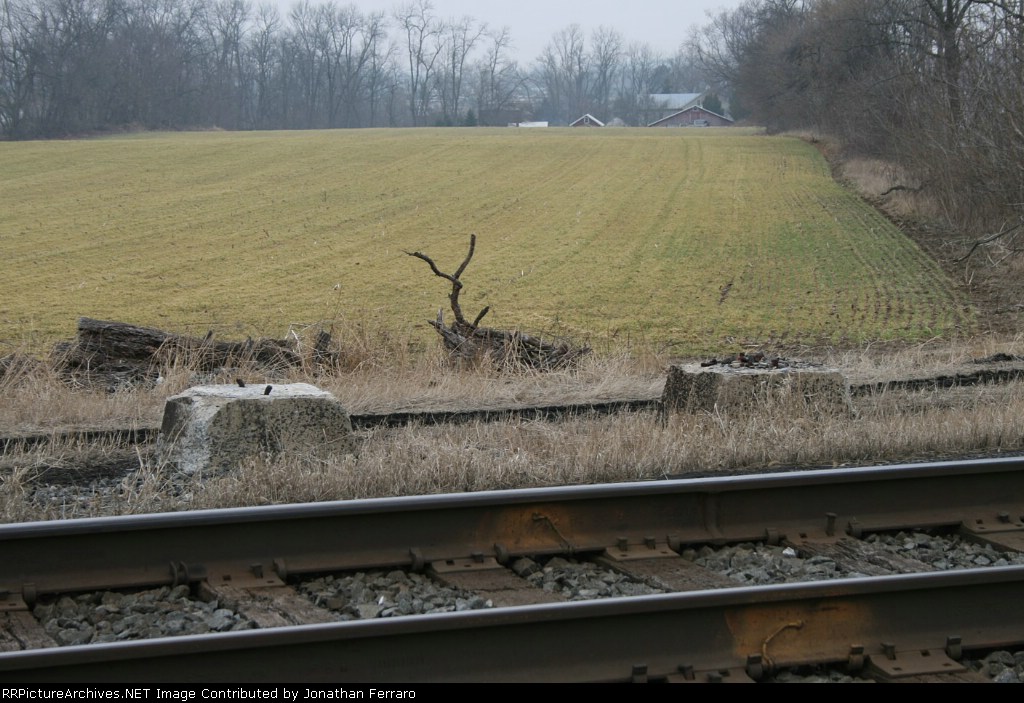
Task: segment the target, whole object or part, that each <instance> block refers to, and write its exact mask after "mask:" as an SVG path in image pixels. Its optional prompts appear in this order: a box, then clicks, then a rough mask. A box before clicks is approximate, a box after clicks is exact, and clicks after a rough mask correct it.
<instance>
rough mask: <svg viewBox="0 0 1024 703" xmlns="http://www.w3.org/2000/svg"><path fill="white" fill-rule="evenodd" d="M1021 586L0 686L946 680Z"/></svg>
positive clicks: (237, 657) (752, 592)
mask: <svg viewBox="0 0 1024 703" xmlns="http://www.w3.org/2000/svg"><path fill="white" fill-rule="evenodd" d="M1022 587H1024V567H1004V568H991V569H974V570H968V571H959V572H956V571H954V572H940V573H927V574H912V575H903V576H882V577H876V578H860V579H847V580H837V581H828V582H815V583H801V584H789V585H782V586H762V587H754V588H736V589H725V590H720V591H698V592H693V593H683V594H674V595H661V596H645V597H637V598H621V599H611V600H606V601H590V602H584V603H568V604H559V605H538V606H524V607H516V608H505V609H498V610H492V611H472V612H465V613H451V614H447V615H422V616H410V617H405V618H394V619H387V620H371V621H362V622H358V621H357V622H346V623H337V624H326V625H305V626H297V627H286V628H277V629H268V630H257V631H246V632H235V633H226V634H218V635H206V636H199V637H197V636H186V637H176V638H167V639H160V640H149V641H138V642H131V643H117V644H96V645H83V646H75V647H66V648H55V649H44V650H30V651H24V652H13V653H9V654H0V681H3V682H8V681H19V682H22V683H27V682H32V681H40V682H43V681H45V682H47V683H51V684H52V683H56V682H64V681H76V682H90V681H106V682H147V681H148V682H153V681H157V682H159V681H162V682H170V681H174V682H201V681H211V682H212V681H229V682H240V681H245V682H247V683H260V682H278V683H283V682H291V681H295V682H299V681H301V682H309V683H313V682H324V681H330V682H335V683H346V682H362V683H368V684H374V685H385V684H395V683H401V682H431V681H535V682H536V681H628V680H632V679H637V678H639V679H640V680H652V679H653V680H657V679H659V678H666V679H674V680H686V679H689V680H693V681H706V680H713V679H714V678H716V677H717V678H718V679H721V678H723V677H725V678H728V677H730V676H731V677H732V678H733V679H734V680H738V679H744V678H746V677H750V678H753V679H757V678H759V677H760V676H762V675H763V674H766V673H768V672H770V671H771V670H773V669H775V668H781V667H792V666H799V665H804V664H811V663H814V664H818V663H824V662H834V663H844V664H846V665H847V666H848V667H849V668H851V669H852V670H858V669H859V668H861V667H863V666H865V665H867V664H874V663H875V662H876V661H879V662H882V663H889V664H891V665H895V667H896V668H899V667H900V666H901V665H905V666H906V667H907V668H908V669H909V668H911V667H912V666H914V664H915V662H917V661H918V660H919V659H920V658H921V657H922V655H924V656H925V658H927V659H929V660H930V661H931V662H933V665H934V667H935V668H936V669H937V670H939V671H942V670H943V668H944V667H945V666H950V665H953V664H955V662H954V661H953V659H955V658H959V656H960V655H961V653H962V652H963V651H964V650H969V649H973V648H977V647H985V648H988V647H1002V646H1010V645H1019V644H1021V643H1022V642H1024V629H1022V628H1021V626H1020V623H1022V622H1024V599H1022V598H1021V597H1020V593H1021V589H1022ZM947 655H948V656H947Z"/></svg>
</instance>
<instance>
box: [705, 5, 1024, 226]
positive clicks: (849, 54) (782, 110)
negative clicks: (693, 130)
mask: <svg viewBox="0 0 1024 703" xmlns="http://www.w3.org/2000/svg"><path fill="white" fill-rule="evenodd" d="M689 46H690V50H691V51H692V52H693V53H694V54H696V55H697V56H698V59H699V62H700V64H701V66H702V68H703V69H704V70H705V71H707V75H708V76H709V79H710V80H713V81H718V82H720V83H723V84H727V85H729V86H730V87H731V90H732V96H733V100H734V105H733V106H734V108H735V109H736V110H738V111H743V112H748V113H749V115H750V118H751V120H753V121H755V122H757V123H758V124H762V125H765V126H767V128H768V129H769V130H771V131H783V130H801V129H803V130H808V129H809V130H813V131H815V132H816V133H818V134H822V135H828V136H829V137H832V138H834V139H836V140H837V141H838V142H839V143H841V144H842V145H843V146H844V148H846V149H847V150H848V151H849V152H851V153H854V154H859V155H864V156H870V157H876V158H879V159H881V160H884V161H885V162H887V163H890V164H893V165H894V166H895V167H896V168H897V169H898V170H899V172H900V173H901V174H905V178H906V180H905V182H904V183H901V184H899V185H898V186H897V187H902V188H907V189H913V190H919V191H923V192H926V193H927V194H928V196H929V198H930V199H931V200H932V202H934V203H935V205H936V208H937V212H936V213H934V214H937V215H940V216H943V217H945V218H946V219H947V220H948V221H950V222H951V223H952V224H954V225H956V226H958V227H960V228H963V229H972V228H973V229H976V230H977V229H978V228H982V229H981V231H991V232H992V235H991V236H992V237H993V238H997V237H1000V236H1003V235H1009V234H1012V233H1016V232H1018V231H1020V229H1021V228H1022V226H1024V2H1022V0H745V1H744V2H743V3H742V4H741V5H740V6H739V7H737V8H736V9H735V10H732V11H727V12H722V13H719V14H718V15H717V16H716V17H714V18H713V19H712V21H711V22H710V24H708V25H707V26H706V27H704V28H702V29H701V30H700V31H699V32H696V33H694V35H693V36H691V37H690V39H689Z"/></svg>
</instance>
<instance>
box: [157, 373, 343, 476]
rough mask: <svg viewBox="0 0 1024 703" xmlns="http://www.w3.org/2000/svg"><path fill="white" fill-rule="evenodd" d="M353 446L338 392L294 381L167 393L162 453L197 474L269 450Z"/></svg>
mask: <svg viewBox="0 0 1024 703" xmlns="http://www.w3.org/2000/svg"><path fill="white" fill-rule="evenodd" d="M268 387H269V388H270V392H269V393H266V389H267V388H268ZM354 447H355V440H354V437H353V434H352V423H351V421H350V420H349V417H348V412H346V411H345V408H344V407H342V405H341V403H340V402H338V400H337V399H336V398H335V397H334V396H333V395H331V394H330V393H328V392H327V391H323V390H320V389H319V388H317V387H316V386H312V385H310V384H308V383H289V384H283V385H274V386H263V385H258V386H246V387H244V388H242V387H239V386H231V385H216V386H196V387H194V388H189V389H188V390H186V391H185V392H184V393H180V394H178V395H176V396H172V397H170V398H168V399H167V403H166V405H165V406H164V419H163V424H162V426H161V428H160V445H159V452H160V456H161V458H162V459H163V460H165V461H169V462H172V463H174V464H177V466H178V468H179V469H180V470H182V471H185V472H187V473H194V472H196V471H206V470H220V469H225V468H230V467H233V466H237V465H238V463H239V462H241V461H244V460H245V459H247V458H249V457H252V456H254V455H258V454H264V453H270V454H281V453H289V452H297V453H303V454H315V455H318V456H325V455H335V454H344V453H348V452H351V451H353V449H354Z"/></svg>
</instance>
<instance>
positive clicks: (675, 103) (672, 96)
mask: <svg viewBox="0 0 1024 703" xmlns="http://www.w3.org/2000/svg"><path fill="white" fill-rule="evenodd" d="M649 97H650V99H651V101H652V102H655V103H658V104H659V105H660V106H662V107H663V108H664V109H666V110H685V109H686V108H688V107H690V106H691V105H693V104H694V103H697V102H699V101H700V100H701V98H703V97H704V93H651V94H650V96H649Z"/></svg>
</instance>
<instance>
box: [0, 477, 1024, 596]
mask: <svg viewBox="0 0 1024 703" xmlns="http://www.w3.org/2000/svg"><path fill="white" fill-rule="evenodd" d="M1022 516H1024V459H1020V458H1011V459H986V460H979V461H973V462H944V463H935V464H910V465H903V466H890V467H875V468H867V469H838V470H830V471H813V472H801V473H786V474H769V475H756V476H740V477H726V478H715V479H692V480H682V481H651V482H644V483H633V484H608V485H594V486H575V487H565V488H547V489H527V490H517V491H494V492H482V493H468V494H458V495H442V496H419V497H407V498H390V499H375V500H362V501H342V502H334V503H311V504H304V505H283V506H268V507H259V508H238V509H227V510H210V511H195V512H187V513H165V514H157V515H138V516H124V517H114V518H91V519H83V520H67V521H54V522H39V523H22V524H9V525H0V565H2V567H3V568H2V569H0V601H3V600H4V599H6V602H7V603H8V605H6V606H3V604H2V603H0V607H6V608H7V609H12V608H17V607H22V608H23V607H24V604H21V605H20V606H19V604H18V601H19V599H20V600H23V601H24V603H28V604H31V603H32V602H33V601H34V600H35V599H36V597H38V596H39V595H42V594H46V593H58V592H60V593H63V592H74V591H85V590H100V589H113V588H132V587H143V586H154V585H164V584H177V583H196V582H198V581H201V580H203V579H206V578H207V577H208V575H209V574H211V573H219V574H227V575H235V576H241V575H244V574H249V573H255V574H275V575H276V576H277V577H279V578H281V579H285V578H287V577H288V576H289V575H295V574H302V573H316V572H325V571H345V570H351V569H368V568H378V567H411V568H413V569H418V568H422V567H423V566H424V565H425V564H427V563H430V562H433V561H443V560H447V559H470V558H474V557H480V556H488V557H494V558H495V559H497V561H498V562H500V563H507V562H508V560H509V559H510V558H514V557H516V556H520V555H527V556H535V555H544V554H556V553H557V554H583V553H588V552H600V551H602V550H604V549H606V548H608V547H610V546H612V545H623V546H625V547H626V548H630V546H629V545H637V546H641V545H644V544H648V543H651V542H657V543H658V544H660V545H665V546H667V547H669V548H671V549H675V550H677V551H678V550H680V548H681V547H683V546H685V545H688V544H724V543H728V542H743V541H759V540H764V541H768V542H778V541H779V540H783V539H786V538H787V537H789V538H791V539H794V540H799V539H802V538H814V537H817V536H822V537H830V536H834V535H837V534H838V535H842V534H844V533H849V534H851V535H853V536H855V537H858V536H860V534H862V533H867V532H869V531H878V530H888V529H905V528H907V527H919V528H927V527H939V526H953V527H959V526H961V525H964V526H968V525H969V526H970V528H971V529H972V530H973V531H974V532H977V533H982V532H986V531H988V532H986V534H987V533H995V532H997V531H998V532H1001V533H1005V534H1007V535H1011V534H1013V533H1024V520H1022Z"/></svg>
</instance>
